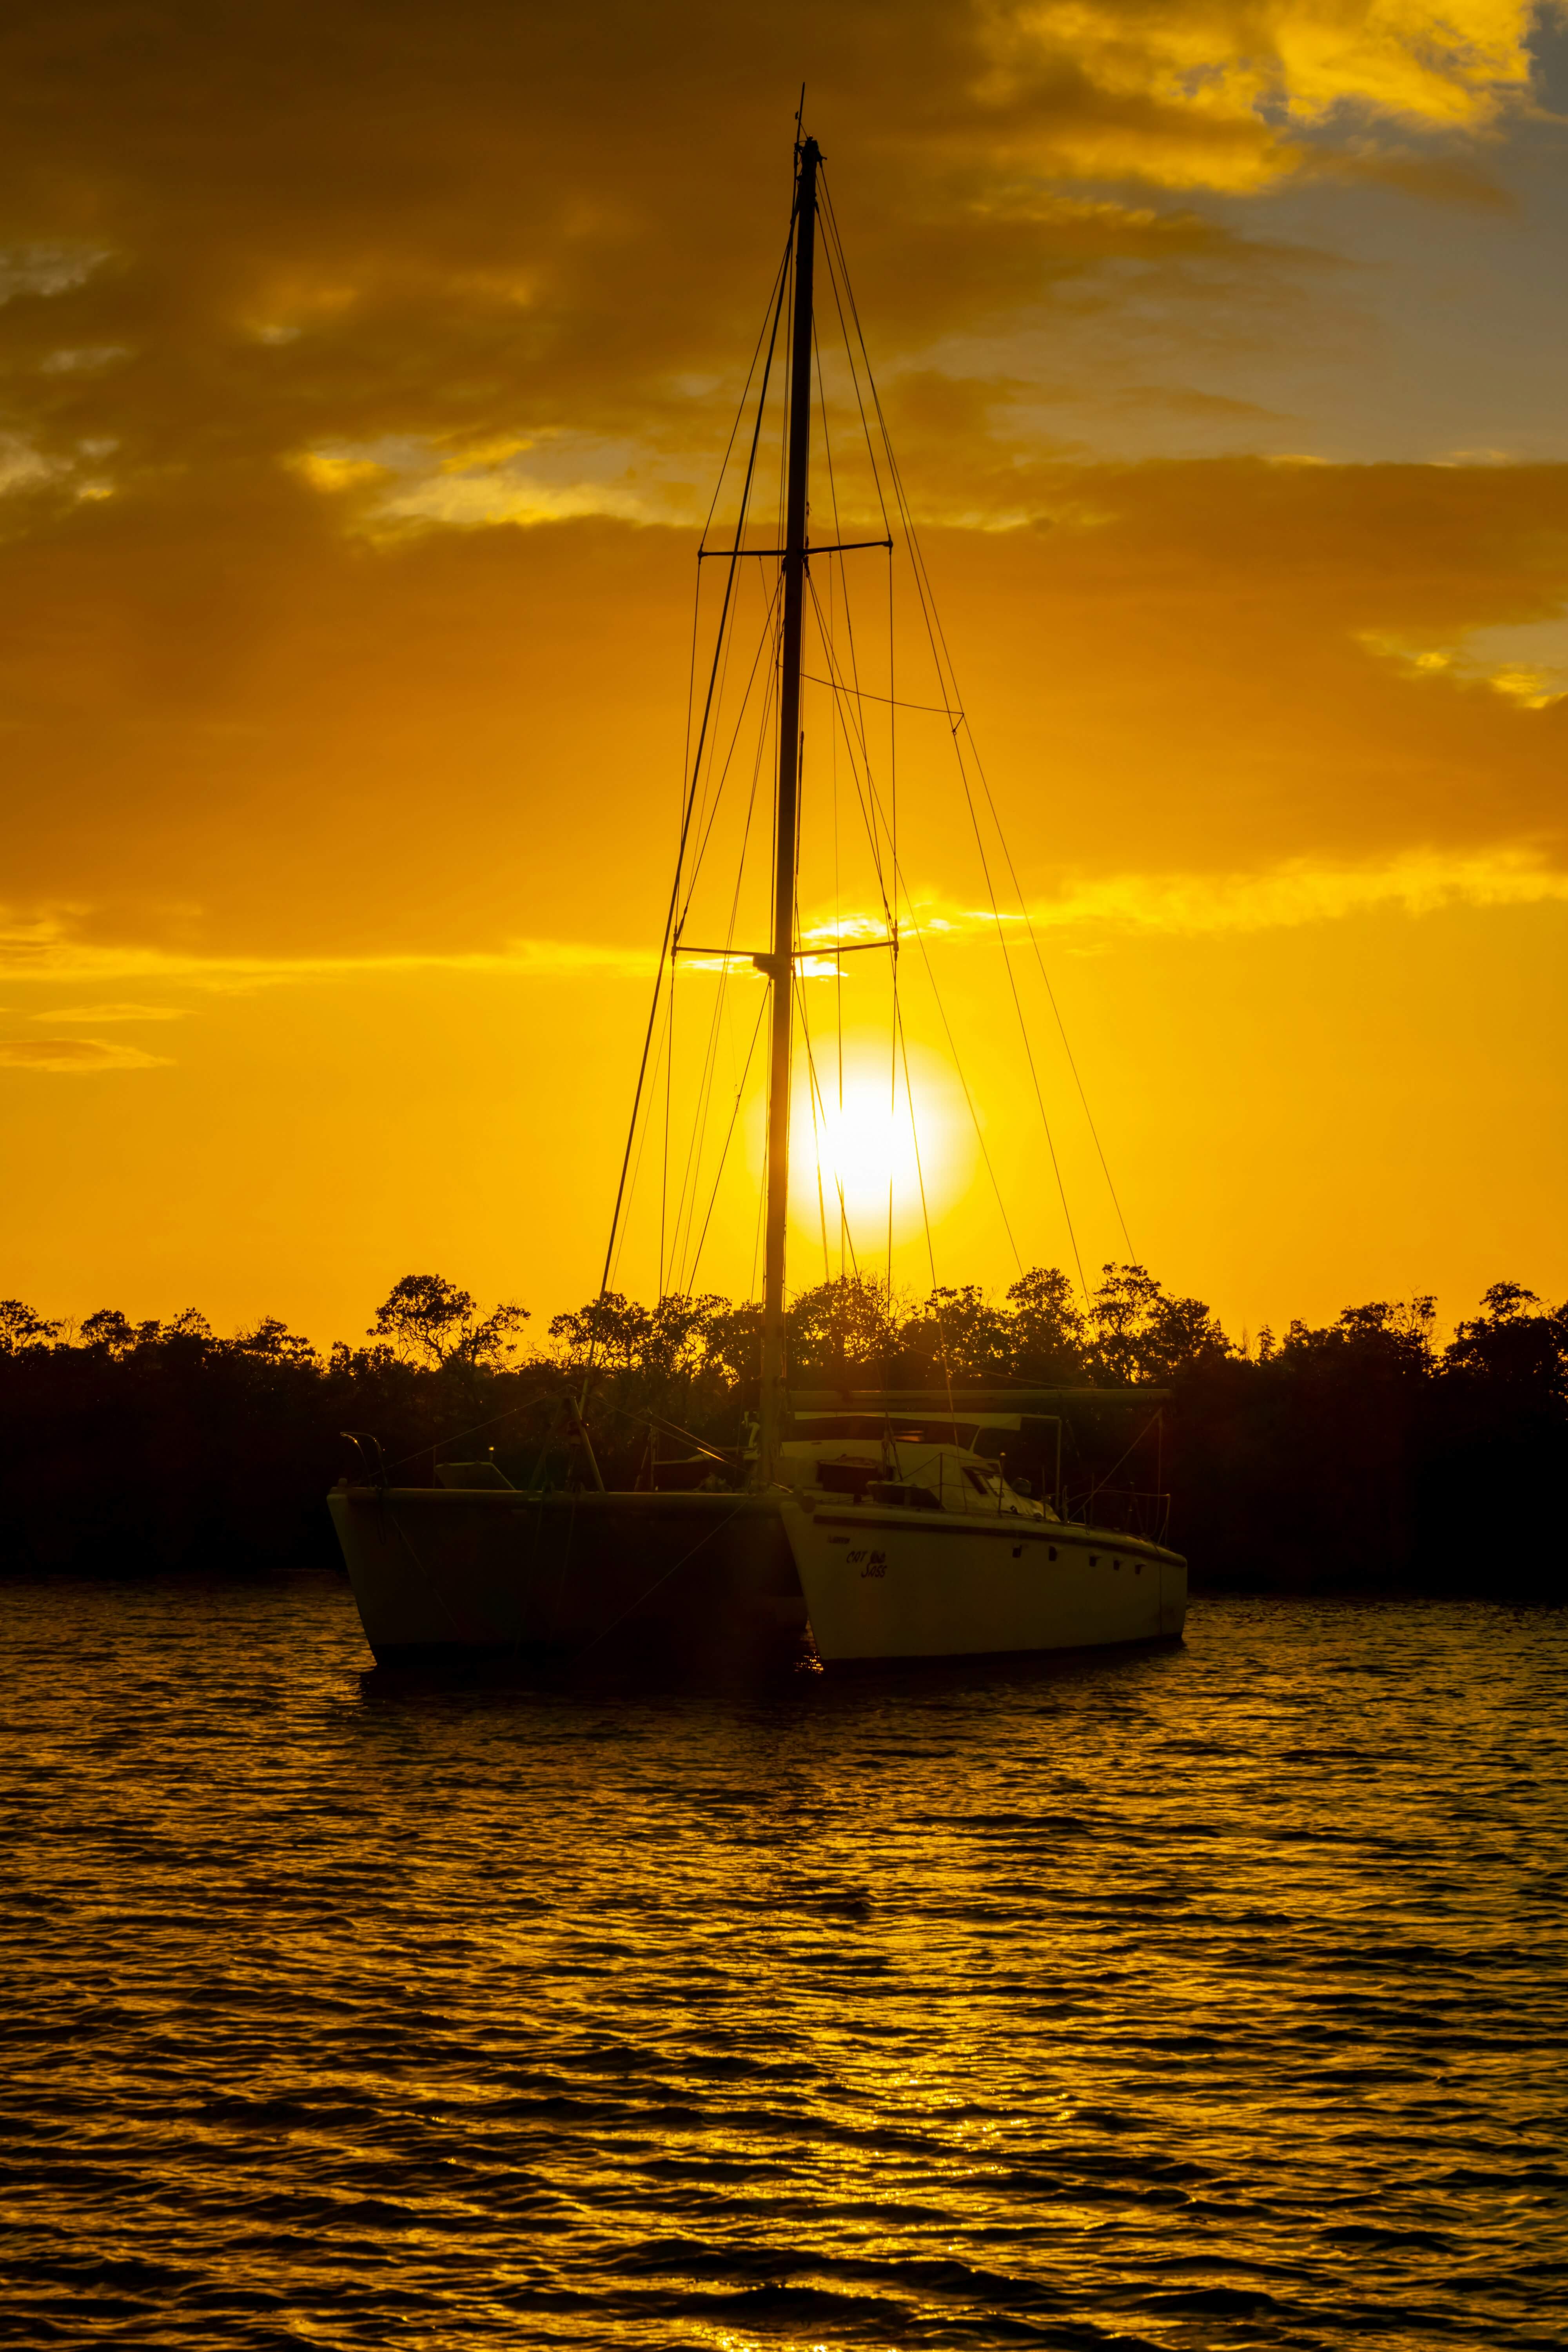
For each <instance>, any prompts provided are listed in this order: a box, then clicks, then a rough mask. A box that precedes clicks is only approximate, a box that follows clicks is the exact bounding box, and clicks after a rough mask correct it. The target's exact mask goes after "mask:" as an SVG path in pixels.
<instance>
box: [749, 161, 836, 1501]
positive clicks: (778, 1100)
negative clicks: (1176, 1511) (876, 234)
mask: <svg viewBox="0 0 1568 2352" xmlns="http://www.w3.org/2000/svg"><path fill="white" fill-rule="evenodd" d="M795 159H796V168H795V318H794V322H793V327H792V333H791V343H790V376H789V481H788V488H787V493H786V503H785V512H784V646H783V652H782V658H781V664H780V671H779V780H778V818H777V823H776V824H775V827H774V832H773V952H772V954H771V955H770V956H769V958H768V979H769V982H770V984H771V986H772V989H773V1007H772V1010H773V1040H772V1044H773V1052H772V1058H771V1061H770V1064H769V1069H768V1210H767V1241H766V1245H765V1249H764V1253H763V1394H762V1430H761V1458H760V1461H759V1464H758V1470H759V1475H760V1476H761V1478H762V1480H763V1484H764V1485H765V1484H766V1483H767V1481H768V1480H770V1479H771V1478H773V1476H774V1475H775V1473H776V1467H777V1460H778V1448H779V1438H780V1433H781V1431H782V1428H783V1423H784V1377H785V1367H784V1221H785V1218H786V1216H787V1214H788V1210H789V1090H790V1042H791V1031H792V1029H793V1026H794V1013H795V856H796V841H797V836H798V829H799V822H800V754H801V736H800V639H801V622H802V617H803V614H804V611H805V504H806V486H807V482H808V479H809V477H810V471H811V276H812V263H813V260H814V258H815V254H816V167H817V165H818V163H820V162H821V161H822V156H821V152H820V151H819V150H818V147H817V144H816V140H815V139H807V140H805V141H803V142H801V144H800V145H799V146H797V147H796V149H795Z"/></svg>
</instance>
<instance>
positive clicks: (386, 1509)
mask: <svg viewBox="0 0 1568 2352" xmlns="http://www.w3.org/2000/svg"><path fill="white" fill-rule="evenodd" d="M328 1500H329V1506H330V1507H331V1514H332V1519H333V1523H334V1525H335V1526H336V1528H337V1532H338V1540H339V1542H340V1543H341V1545H342V1552H343V1559H344V1560H345V1562H346V1564H347V1567H348V1571H349V1580H350V1582H351V1583H352V1585H353V1594H354V1600H355V1601H356V1602H357V1604H358V1607H359V1613H360V1620H361V1622H362V1623H363V1627H364V1631H365V1638H366V1640H367V1641H368V1642H369V1643H370V1646H371V1649H372V1651H373V1652H374V1656H375V1659H376V1663H377V1664H378V1665H395V1666H408V1665H420V1664H437V1663H439V1662H442V1661H451V1660H460V1659H465V1658H479V1657H490V1658H498V1657H505V1656H509V1655H510V1656H519V1657H522V1656H531V1657H545V1658H553V1659H558V1660H571V1659H586V1658H589V1657H595V1658H604V1659H605V1661H606V1662H608V1661H609V1660H611V1659H616V1658H627V1657H630V1658H635V1659H637V1660H639V1661H645V1662H647V1663H650V1664H651V1663H671V1664H703V1665H724V1664H736V1665H745V1664H769V1663H774V1662H780V1663H782V1662H785V1661H787V1660H788V1659H789V1658H791V1657H793V1656H795V1655H798V1654H799V1653H800V1651H801V1648H802V1645H803V1643H804V1642H805V1601H804V1599H803V1597H802V1594H801V1589H800V1582H799V1579H798V1578H797V1576H796V1574H795V1563H794V1560H793V1559H792V1557H791V1553H790V1549H789V1542H788V1539H787V1538H786V1536H785V1534H784V1527H783V1523H782V1521H781V1519H780V1517H779V1512H778V1507H777V1505H776V1503H775V1502H774V1501H773V1499H772V1498H771V1497H769V1496H760V1495H700V1494H699V1495H599V1494H575V1495H544V1496H528V1495H521V1494H515V1493H511V1492H509V1491H505V1490H502V1491H496V1490H492V1489H487V1488H481V1489H478V1490H474V1489H460V1488H459V1489H456V1490H448V1489H445V1488H441V1487H429V1486H405V1487H395V1486H393V1487H385V1488H379V1489H378V1488H376V1487H374V1486H340V1487H338V1488H336V1489H335V1490H334V1492H333V1493H332V1494H331V1496H329V1498H328Z"/></svg>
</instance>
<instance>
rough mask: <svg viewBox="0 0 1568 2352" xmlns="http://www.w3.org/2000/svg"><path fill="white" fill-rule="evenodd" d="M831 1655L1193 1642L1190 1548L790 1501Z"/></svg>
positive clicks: (1054, 1527) (1001, 1520)
mask: <svg viewBox="0 0 1568 2352" xmlns="http://www.w3.org/2000/svg"><path fill="white" fill-rule="evenodd" d="M784 1519H785V1524H786V1526H787V1527H788V1529H789V1536H790V1547H791V1549H792V1551H793V1553H794V1555H795V1566H796V1568H797V1570H798V1571H799V1575H800V1580H801V1584H802V1586H803V1588H804V1590H805V1601H806V1607H807V1609H808V1611H809V1612H810V1616H811V1630H812V1634H813V1638H814V1640H815V1642H816V1652H817V1655H818V1656H819V1657H820V1658H821V1659H822V1660H823V1662H824V1664H833V1663H835V1662H836V1661H846V1662H847V1661H848V1660H851V1659H858V1658H952V1657H965V1656H983V1655H988V1654H1004V1653H1009V1652H1011V1653H1016V1652H1020V1651H1043V1650H1082V1649H1099V1648H1102V1647H1107V1646H1110V1644H1113V1643H1122V1642H1158V1641H1167V1642H1171V1641H1176V1640H1179V1638H1180V1636H1181V1633H1182V1628H1183V1625H1184V1622H1185V1618H1186V1605H1187V1566H1186V1562H1185V1560H1184V1559H1182V1558H1181V1556H1180V1554H1179V1553H1176V1552H1173V1551H1167V1550H1165V1549H1164V1548H1163V1546H1162V1545H1158V1544H1151V1543H1148V1542H1145V1541H1143V1540H1142V1539H1141V1538H1136V1537H1129V1536H1122V1535H1117V1534H1114V1533H1111V1532H1110V1531H1109V1530H1108V1529H1106V1528H1082V1527H1075V1526H1070V1525H1066V1524H1063V1523H1062V1522H1060V1521H1057V1520H1046V1521H1042V1520H1038V1519H1022V1518H1012V1517H996V1518H994V1519H992V1518H988V1517H978V1516H975V1517H963V1516H961V1515H959V1514H956V1513H955V1514H952V1515H951V1516H949V1515H947V1514H945V1513H942V1512H937V1511H932V1512H925V1511H910V1510H902V1509H896V1508H895V1509H889V1510H885V1511H878V1510H874V1509H873V1510H868V1509H867V1508H866V1507H864V1506H862V1505H852V1506H849V1507H839V1508H837V1509H835V1508H832V1507H827V1508H822V1507H817V1508H813V1507H810V1506H809V1505H807V1504H805V1503H802V1502H795V1501H792V1502H789V1503H786V1504H785V1506H784Z"/></svg>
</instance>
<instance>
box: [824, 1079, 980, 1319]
mask: <svg viewBox="0 0 1568 2352" xmlns="http://www.w3.org/2000/svg"><path fill="white" fill-rule="evenodd" d="M911 1105H912V1114H913V1115H912V1117H911ZM965 1119H966V1113H965V1112H964V1109H963V1098H962V1096H961V1094H960V1093H959V1090H958V1088H957V1087H956V1086H955V1085H954V1082H953V1079H952V1073H951V1071H949V1070H948V1069H947V1068H946V1067H945V1066H943V1065H942V1063H941V1062H939V1061H937V1060H935V1059H934V1058H933V1057H932V1056H931V1055H928V1054H926V1053H925V1052H923V1051H917V1050H916V1049H915V1048H913V1047H911V1048H910V1054H909V1070H908V1081H907V1083H906V1077H905V1070H904V1066H903V1061H902V1058H901V1057H900V1062H899V1065H898V1066H897V1068H896V1069H895V1067H894V1066H893V1063H892V1058H891V1056H890V1055H889V1052H888V1048H887V1045H886V1044H885V1043H883V1044H882V1045H881V1047H880V1051H879V1052H878V1051H877V1050H875V1049H873V1048H869V1047H868V1046H866V1045H861V1046H859V1047H858V1049H857V1050H856V1051H855V1052H854V1053H853V1054H851V1053H850V1052H848V1051H847V1052H846V1055H845V1061H844V1070H843V1085H842V1096H841V1094H840V1085H839V1073H838V1066H837V1056H834V1057H832V1058H831V1059H829V1058H828V1057H826V1056H825V1057H824V1058H823V1059H822V1061H820V1062H819V1063H818V1066H817V1068H816V1083H815V1084H814V1083H813V1080H812V1074H811V1071H810V1069H809V1068H808V1067H807V1068H797V1073H796V1083H795V1100H794V1104H793V1108H792V1135H791V1151H790V1158H791V1185H790V1210H791V1215H792V1218H793V1220H794V1221H795V1223H796V1225H797V1227H798V1228H799V1229H800V1231H799V1234H798V1237H797V1244H796V1246H797V1247H799V1246H800V1245H801V1244H804V1242H805V1234H806V1233H810V1234H813V1235H815V1237H816V1241H817V1243H818V1245H819V1246H820V1245H821V1244H822V1236H823V1232H824V1228H825V1227H826V1247H827V1253H828V1259H829V1264H830V1266H831V1268H832V1270H833V1271H835V1272H837V1268H838V1262H839V1256H840V1251H841V1246H842V1249H843V1251H844V1253H845V1255H847V1256H852V1257H854V1258H856V1259H858V1258H861V1257H873V1256H876V1255H885V1253H886V1250H887V1246H888V1224H889V1203H890V1213H891V1219H892V1232H893V1240H894V1243H895V1244H898V1243H899V1242H901V1241H909V1240H912V1239H915V1238H916V1237H918V1236H919V1235H920V1234H921V1231H922V1228H923V1225H924V1223H925V1221H926V1218H927V1217H929V1218H930V1219H931V1220H932V1221H933V1222H934V1221H935V1220H936V1219H937V1218H938V1217H940V1215H941V1214H942V1211H943V1210H944V1208H945V1207H946V1206H947V1205H948V1203H949V1202H952V1199H953V1198H954V1197H955V1195H956V1193H957V1192H959V1191H960V1190H961V1189H962V1186H963V1180H964V1178H965V1176H966V1174H967V1172H968V1160H969V1153H968V1151H967V1150H965V1148H964V1143H965V1128H964V1126H963V1124H962V1122H964V1121H965ZM922 1186H923V1192H924V1203H923V1209H922V1201H921V1193H922Z"/></svg>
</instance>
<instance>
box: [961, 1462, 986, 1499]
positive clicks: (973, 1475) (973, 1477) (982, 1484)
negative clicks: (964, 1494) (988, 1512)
mask: <svg viewBox="0 0 1568 2352" xmlns="http://www.w3.org/2000/svg"><path fill="white" fill-rule="evenodd" d="M963 1475H964V1476H965V1477H966V1478H967V1479H968V1481H969V1483H970V1485H971V1486H973V1489H974V1491H975V1493H976V1494H977V1495H988V1494H989V1493H990V1492H991V1488H990V1485H989V1483H988V1481H987V1480H985V1479H984V1478H983V1477H982V1476H981V1475H980V1473H979V1471H978V1470H971V1469H970V1467H969V1466H968V1465H967V1463H966V1464H965V1465H964V1471H963Z"/></svg>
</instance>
